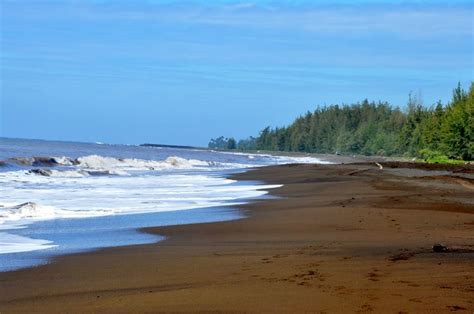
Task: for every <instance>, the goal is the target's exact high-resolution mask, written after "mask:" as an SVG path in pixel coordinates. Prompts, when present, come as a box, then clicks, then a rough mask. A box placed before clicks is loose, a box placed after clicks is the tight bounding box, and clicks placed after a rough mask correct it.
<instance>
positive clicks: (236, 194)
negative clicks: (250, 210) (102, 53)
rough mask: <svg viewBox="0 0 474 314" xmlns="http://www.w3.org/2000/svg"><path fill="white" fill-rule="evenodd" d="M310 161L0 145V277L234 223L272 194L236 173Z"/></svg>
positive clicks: (34, 143) (39, 143) (18, 142)
mask: <svg viewBox="0 0 474 314" xmlns="http://www.w3.org/2000/svg"><path fill="white" fill-rule="evenodd" d="M288 163H327V162H325V161H322V160H320V159H318V158H313V157H287V156H273V155H268V154H249V153H238V152H236V153H232V152H220V151H213V150H205V149H189V148H186V149H182V148H169V147H144V146H137V145H109V144H102V143H76V142H58V141H44V140H27V139H10V138H0V187H1V189H0V271H11V270H16V269H20V268H24V267H32V266H36V265H41V264H45V263H48V262H49V261H50V260H51V259H52V258H53V257H54V256H58V255H63V254H70V253H78V252H84V251H90V250H95V249H100V248H105V247H113V246H122V245H131V244H146V243H154V242H157V241H160V240H162V239H163V237H160V236H155V235H150V234H146V233H143V232H140V231H139V230H138V229H140V228H144V227H151V226H166V225H177V224H190V223H204V222H216V221H225V220H233V219H241V218H243V215H242V213H241V212H239V211H238V210H237V209H235V208H234V207H232V206H235V205H239V204H243V203H246V202H249V201H250V200H252V199H257V198H262V197H265V195H266V194H267V193H268V190H270V189H272V188H275V187H277V185H266V184H263V183H261V182H254V181H251V182H245V181H244V182H242V181H239V182H237V181H235V180H231V179H229V176H230V175H231V174H233V173H236V172H241V171H246V170H248V169H251V168H255V167H262V166H267V165H277V164H288Z"/></svg>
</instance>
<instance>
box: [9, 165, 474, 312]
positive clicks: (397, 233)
mask: <svg viewBox="0 0 474 314" xmlns="http://www.w3.org/2000/svg"><path fill="white" fill-rule="evenodd" d="M472 169H473V168H472V166H470V167H464V168H463V169H461V168H459V167H458V168H456V167H454V168H449V169H447V168H445V167H438V168H436V167H434V168H433V167H428V168H426V167H423V166H422V167H421V169H420V166H417V165H412V164H404V163H391V164H383V169H379V167H378V166H377V165H375V164H373V163H360V164H350V165H289V166H276V167H267V168H261V169H258V170H255V171H251V172H247V173H244V174H239V175H236V176H235V177H236V178H237V179H239V180H263V181H266V182H268V183H272V184H273V183H277V184H278V183H280V184H284V186H283V187H282V188H278V189H275V190H272V194H273V195H276V196H278V197H279V199H273V200H261V201H257V202H254V203H252V204H248V205H244V206H241V210H242V211H243V212H244V213H245V215H247V218H245V219H241V220H236V221H230V222H220V223H210V224H196V225H187V226H170V227H160V228H150V229H147V230H146V232H151V233H157V234H160V235H166V236H167V237H168V238H167V240H165V241H163V242H160V243H156V244H152V245H139V246H128V247H120V248H111V249H104V250H100V251H97V252H91V253H86V254H75V255H69V256H63V257H59V258H57V259H55V260H54V261H53V262H52V263H51V264H49V265H45V266H41V267H36V268H31V269H24V270H19V271H15V272H7V273H0V312H1V313H2V314H3V313H12V312H43V313H46V312H48V313H50V312H61V313H65V312H102V313H105V312H111V313H117V312H183V311H184V312H198V311H204V312H276V311H278V312H293V313H294V312H305V311H306V312H316V313H318V312H320V313H335V312H340V313H353V312H359V313H368V312H374V313H444V312H453V311H454V312H459V313H472V312H473V311H474V188H473V187H474V185H473V178H472ZM447 170H449V171H447ZM435 243H443V244H445V245H447V246H448V248H449V250H448V252H444V253H434V252H433V251H432V249H431V247H432V245H433V244H435Z"/></svg>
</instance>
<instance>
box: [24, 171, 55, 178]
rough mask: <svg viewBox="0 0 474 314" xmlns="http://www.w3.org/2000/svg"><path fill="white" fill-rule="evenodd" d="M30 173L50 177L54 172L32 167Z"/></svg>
mask: <svg viewBox="0 0 474 314" xmlns="http://www.w3.org/2000/svg"><path fill="white" fill-rule="evenodd" d="M28 173H33V174H37V175H39V176H44V177H49V176H51V175H52V174H53V172H52V171H51V170H49V169H31V170H30V171H28Z"/></svg>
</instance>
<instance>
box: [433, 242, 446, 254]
mask: <svg viewBox="0 0 474 314" xmlns="http://www.w3.org/2000/svg"><path fill="white" fill-rule="evenodd" d="M447 251H448V247H447V246H446V245H444V244H441V243H436V244H435V245H433V252H437V253H439V252H447Z"/></svg>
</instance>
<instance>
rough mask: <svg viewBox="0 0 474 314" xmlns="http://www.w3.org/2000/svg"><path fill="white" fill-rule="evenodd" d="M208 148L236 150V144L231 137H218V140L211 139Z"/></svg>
mask: <svg viewBox="0 0 474 314" xmlns="http://www.w3.org/2000/svg"><path fill="white" fill-rule="evenodd" d="M208 147H209V148H211V149H236V148H237V142H236V140H235V139H234V138H233V137H231V138H226V137H223V136H220V137H218V138H213V139H211V141H210V142H209V144H208Z"/></svg>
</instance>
